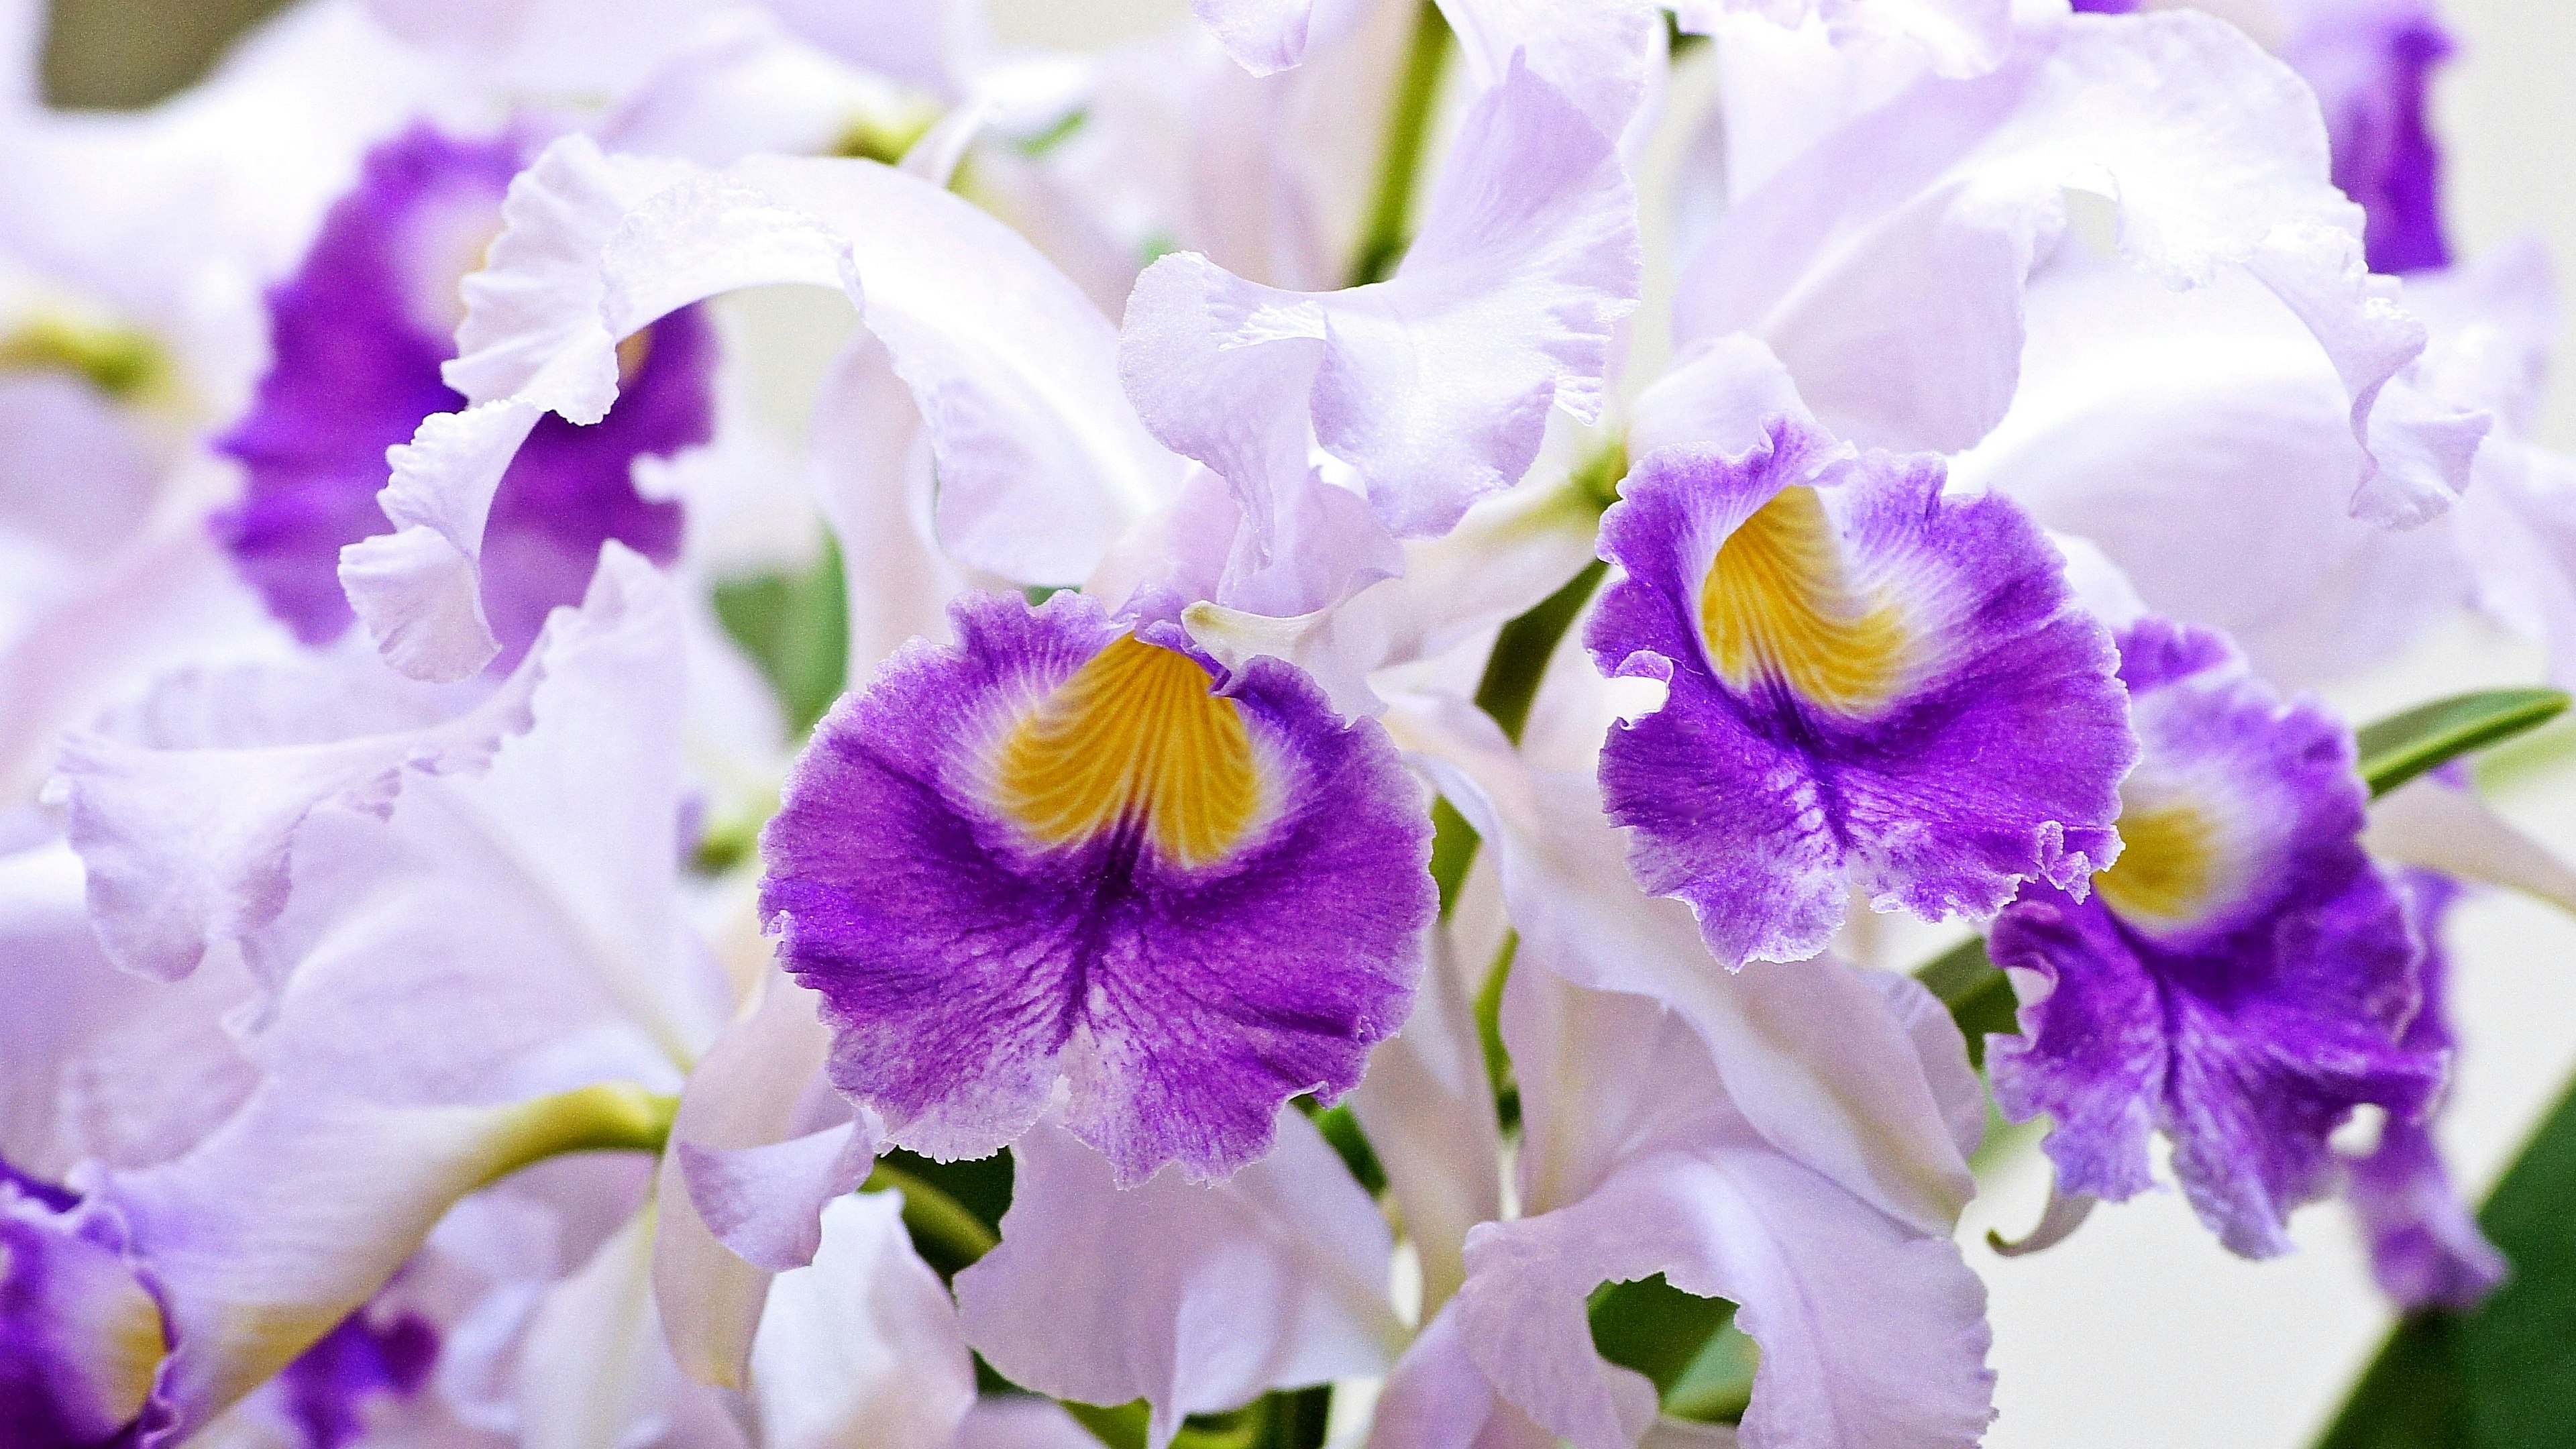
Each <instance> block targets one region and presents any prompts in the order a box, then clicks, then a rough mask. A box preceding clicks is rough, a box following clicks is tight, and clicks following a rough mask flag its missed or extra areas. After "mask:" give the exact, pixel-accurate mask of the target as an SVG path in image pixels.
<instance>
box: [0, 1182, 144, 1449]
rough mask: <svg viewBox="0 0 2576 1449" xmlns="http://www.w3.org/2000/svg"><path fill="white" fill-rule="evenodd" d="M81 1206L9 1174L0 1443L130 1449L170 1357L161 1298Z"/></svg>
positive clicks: (0, 1186)
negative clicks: (124, 1446) (126, 1447)
mask: <svg viewBox="0 0 2576 1449" xmlns="http://www.w3.org/2000/svg"><path fill="white" fill-rule="evenodd" d="M65 1198H69V1199H70V1201H68V1202H66V1201H63V1199H65ZM78 1201H79V1199H78V1197H77V1195H74V1194H66V1193H63V1192H61V1191H60V1190H59V1189H48V1188H46V1185H45V1184H42V1183H37V1182H34V1181H33V1180H32V1179H29V1178H27V1177H25V1175H23V1174H21V1173H18V1172H17V1171H15V1170H14V1169H11V1168H8V1166H7V1164H6V1163H5V1162H0V1431H4V1432H0V1442H5V1443H7V1444H9V1445H12V1446H16V1445H21V1444H24V1445H27V1446H29V1449H102V1446H107V1445H110V1444H120V1443H129V1442H131V1441H132V1439H133V1437H134V1434H135V1433H136V1431H137V1429H138V1426H139V1425H140V1424H141V1423H142V1420H143V1416H144V1415H145V1414H146V1413H147V1411H148V1410H149V1409H150V1400H151V1390H152V1384H153V1373H154V1370H155V1369H156V1367H157V1366H158V1365H159V1364H160V1362H161V1359H162V1356H163V1354H164V1352H165V1351H166V1349H167V1347H168V1337H167V1329H166V1327H165V1326H164V1323H163V1318H162V1312H161V1305H160V1302H159V1300H158V1299H157V1298H156V1297H154V1295H153V1292H152V1289H151V1286H150V1285H149V1284H148V1283H146V1282H144V1281H142V1280H141V1278H140V1277H139V1276H138V1275H137V1273H136V1271H135V1269H134V1268H133V1267H132V1265H130V1264H129V1263H127V1261H126V1259H125V1256H124V1254H123V1253H122V1252H120V1251H119V1250H118V1248H117V1246H116V1245H115V1243H113V1242H112V1241H108V1240H107V1238H108V1236H109V1235H108V1234H107V1233H106V1232H105V1231H104V1228H105V1224H104V1223H103V1221H102V1220H98V1219H87V1218H84V1217H82V1216H80V1215H78V1214H76V1213H75V1212H73V1211H72V1209H73V1208H75V1207H76V1206H77V1205H78Z"/></svg>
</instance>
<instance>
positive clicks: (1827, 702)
mask: <svg viewBox="0 0 2576 1449" xmlns="http://www.w3.org/2000/svg"><path fill="white" fill-rule="evenodd" d="M1699 626H1700V634H1701V636H1702V637H1703V638H1705V639H1706V640H1707V641H1708V654H1709V658H1710V659H1711V660H1712V661H1714V662H1715V663H1716V665H1717V670H1718V673H1720V674H1722V675H1724V676H1725V677H1726V682H1727V683H1728V684H1731V685H1733V686H1734V687H1736V688H1737V689H1749V688H1751V687H1752V686H1753V684H1754V682H1755V681H1756V680H1758V679H1761V678H1765V677H1768V678H1772V679H1777V680H1779V681H1781V682H1783V683H1785V684H1787V685H1788V686H1789V687H1790V688H1791V689H1793V690H1796V691H1797V692H1798V694H1799V695H1800V696H1801V697H1803V698H1805V699H1807V700H1809V701H1810V702H1812V703H1815V704H1819V705H1822V706H1824V707H1825V708H1827V709H1831V710H1838V711H1841V712H1843V713H1847V714H1858V713H1863V712H1865V711H1868V710H1872V709H1876V708H1878V707H1879V706H1881V705H1884V704H1886V703H1887V702H1888V700H1890V699H1892V698H1894V697H1895V694H1896V691H1897V688H1898V686H1899V685H1900V684H1901V683H1902V682H1903V674H1904V664H1905V644H1906V638H1905V619H1904V616H1903V615H1902V614H1901V613H1900V612H1899V611H1898V610H1897V607H1896V606H1895V605H1894V604H1893V603H1891V602H1889V601H1888V600H1887V599H1886V598H1885V597H1884V596H1883V595H1877V596H1873V595H1870V594H1865V593H1863V592H1862V591H1861V590H1860V589H1859V588H1857V587H1856V586H1854V585H1853V584H1852V582H1851V581H1850V579H1849V578H1848V577H1847V576H1846V573H1845V570H1844V567H1843V557H1842V549H1841V546H1840V544H1839V543H1838V542H1837V540H1836V539H1835V538H1834V529H1833V521H1832V520H1831V519H1829V518H1827V517H1826V516H1825V505H1824V501H1823V500H1822V499H1820V498H1818V497H1817V496H1816V490H1815V489H1813V488H1809V487H1805V486H1793V487H1788V488H1783V489H1781V490H1780V492H1779V494H1778V495H1777V496H1775V497H1774V498H1772V500H1771V501H1770V502H1768V503H1765V504H1763V505H1762V506H1761V507H1760V508H1758V509H1756V510H1754V513H1753V516H1752V517H1750V518H1748V519H1746V520H1744V522H1743V524H1742V525H1741V526H1740V527H1738V528H1737V529H1736V530H1735V532H1734V533H1732V534H1730V535H1728V537H1727V540H1726V542H1725V543H1724V544H1722V545H1721V546H1719V548H1718V551H1717V558H1716V560H1715V561H1713V562H1712V563H1711V564H1710V565H1709V569H1708V578H1707V580H1706V581H1705V582H1703V583H1702V584H1701V585H1700V591H1699Z"/></svg>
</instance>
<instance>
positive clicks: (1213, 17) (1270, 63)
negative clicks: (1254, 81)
mask: <svg viewBox="0 0 2576 1449" xmlns="http://www.w3.org/2000/svg"><path fill="white" fill-rule="evenodd" d="M1190 9H1191V11H1192V12H1193V13H1195V14H1196V15H1197V16H1198V18H1199V23H1200V24H1202V25H1205V26H1206V27H1207V28H1208V29H1209V30H1211V31H1214V32H1215V33H1216V38H1217V41H1218V43H1219V44H1221V45H1223V46H1224V47H1225V52H1226V54H1228V55H1231V56H1233V57H1234V59H1235V63H1236V64H1238V65H1241V66H1242V67H1243V68H1244V69H1245V70H1248V71H1250V72H1252V73H1253V74H1254V75H1271V74H1275V73H1277V72H1279V71H1283V70H1286V69H1288V68H1289V67H1290V66H1293V65H1296V64H1297V63H1298V62H1300V61H1302V60H1304V59H1305V58H1306V32H1307V27H1308V25H1309V23H1310V22H1311V21H1312V19H1313V16H1314V9H1315V0H1190Z"/></svg>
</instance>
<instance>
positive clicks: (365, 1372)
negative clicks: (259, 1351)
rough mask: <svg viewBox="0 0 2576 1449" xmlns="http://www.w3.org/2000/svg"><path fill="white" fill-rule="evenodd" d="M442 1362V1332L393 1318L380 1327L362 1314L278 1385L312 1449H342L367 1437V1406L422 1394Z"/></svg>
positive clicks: (291, 1367) (309, 1352)
mask: <svg viewBox="0 0 2576 1449" xmlns="http://www.w3.org/2000/svg"><path fill="white" fill-rule="evenodd" d="M437 1362H438V1330H437V1329H435V1328H434V1327H432V1326H431V1325H430V1323H429V1321H428V1320H427V1319H424V1318H421V1317H420V1316H419V1315H417V1314H411V1313H396V1314H391V1315H388V1316H387V1317H386V1320H385V1321H384V1322H383V1323H381V1324H379V1323H377V1322H376V1321H374V1320H373V1319H372V1318H371V1317H370V1316H369V1314H368V1312H367V1310H366V1309H363V1308H362V1309H360V1310H358V1311H357V1312H355V1313H352V1314H350V1315H349V1316H348V1317H347V1318H345V1319H342V1320H341V1322H340V1326H339V1327H337V1328H334V1329H332V1330H331V1331H330V1332H329V1333H326V1334H324V1335H323V1336H322V1338H321V1341H319V1342H317V1343H315V1344H314V1345H313V1346H312V1347H311V1348H308V1349H306V1350H305V1351H304V1356H303V1357H301V1358H298V1359H297V1360H296V1361H295V1362H293V1363H291V1364H288V1365H287V1366H286V1371H285V1372H284V1373H282V1374H280V1375H279V1376H278V1377H279V1381H280V1383H281V1384H282V1385H283V1387H284V1389H285V1393H286V1402H287V1410H288V1412H289V1413H290V1414H291V1415H292V1416H293V1417H294V1420H295V1425H296V1427H297V1428H299V1429H301V1430H303V1431H304V1442H305V1445H306V1446H307V1449H342V1446H344V1445H347V1444H350V1443H352V1442H354V1441H356V1439H357V1438H358V1436H359V1435H360V1434H361V1433H363V1432H365V1430H366V1419H365V1418H364V1413H365V1408H366V1404H367V1403H368V1401H369V1400H371V1399H374V1398H377V1397H379V1396H392V1397H396V1398H408V1397H410V1396H411V1395H412V1394H415V1393H417V1392H419V1391H420V1387H421V1385H422V1384H424V1383H426V1382H427V1381H428V1379H429V1371H430V1369H431V1367H432V1366H433V1365H435V1364H436V1363H437Z"/></svg>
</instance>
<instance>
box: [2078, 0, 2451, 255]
mask: <svg viewBox="0 0 2576 1449" xmlns="http://www.w3.org/2000/svg"><path fill="white" fill-rule="evenodd" d="M2079 8H2080V7H2079ZM2455 48H2456V47H2455V46H2454V45H2453V43H2452V40H2451V34H2450V32H2449V31H2448V30H2446V29H2444V28H2443V26H2442V22H2441V21H2440V20H2439V19H2438V18H2436V16H2435V15H2434V13H2433V7H2432V6H2431V5H2430V4H2428V3H2426V0H2347V3H2343V4H2335V5H2317V6H2311V7H2309V15H2308V19H2307V22H2306V24H2304V25H2302V26H2301V27H2300V28H2299V30H2298V31H2297V32H2296V33H2295V34H2293V35H2292V36H2291V37H2290V40H2289V42H2288V43H2287V44H2286V45H2284V46H2283V47H2282V58H2283V59H2284V60H2287V61H2288V62H2289V63H2290V64H2291V65H2292V66H2293V67H2294V68H2296V69H2297V71H2298V72H2299V74H2300V75H2301V76H2303V77H2305V78H2306V80H2307V82H2308V84H2309V85H2310V86H2311V87H2313V88H2314V89H2315V90H2316V93H2317V104H2318V106H2319V107H2320V108H2321V109H2322V110H2323V111H2324V113H2325V120H2326V138H2327V141H2328V143H2329V144H2330V145H2331V146H2332V147H2333V151H2334V183H2335V185H2337V186H2339V187H2341V188H2343V192H2344V194H2345V195H2347V196H2349V197H2351V198H2352V199H2353V200H2355V201H2358V202H2360V203H2361V207H2362V210H2363V212H2364V213H2365V214H2366V215H2367V218H2368V220H2367V222H2366V223H2365V225H2364V227H2363V230H2362V243H2363V247H2364V249H2365V250H2366V251H2367V252H2368V254H2369V256H2370V269H2371V270H2372V271H2375V272H2413V271H2422V270H2426V269H2428V268H2433V267H2445V266H2448V265H2450V262H2451V247H2450V242H2449V239H2448V238H2447V237H2445V236H2444V235H2443V228H2442V150H2441V147H2440V146H2439V145H2438V144H2437V143H2436V142H2435V141H2434V140H2433V133H2432V130H2431V128H2430V126H2429V125H2427V123H2426V108H2427V94H2426V93H2427V90H2428V89H2429V83H2430V81H2431V79H2432V74H2433V71H2434V69H2435V68H2436V67H2438V66H2440V65H2441V64H2442V63H2443V62H2445V61H2447V60H2449V59H2450V58H2451V55H2452V52H2453V50H2454V49H2455Z"/></svg>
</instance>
